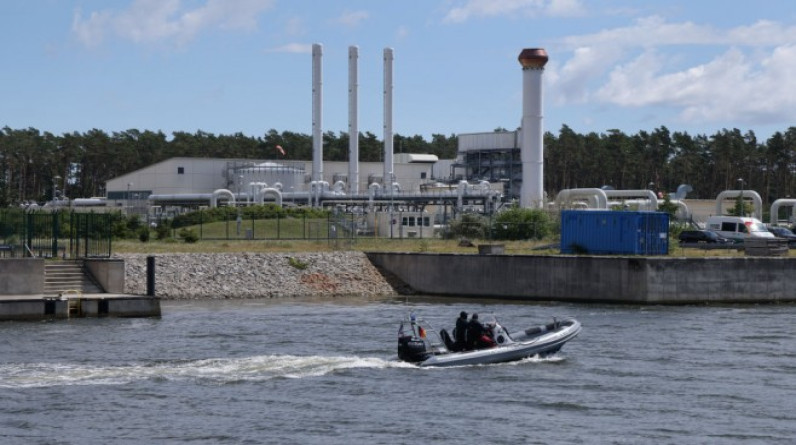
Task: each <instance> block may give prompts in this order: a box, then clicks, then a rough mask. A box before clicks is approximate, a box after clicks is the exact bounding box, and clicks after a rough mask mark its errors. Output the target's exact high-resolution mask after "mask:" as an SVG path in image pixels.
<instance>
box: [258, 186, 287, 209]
mask: <svg viewBox="0 0 796 445" xmlns="http://www.w3.org/2000/svg"><path fill="white" fill-rule="evenodd" d="M265 195H272V196H273V197H274V202H275V203H276V205H277V206H279V207H282V192H281V191H279V190H277V189H275V188H273V187H263V188H261V189H260V190H258V191H257V195H255V201H256V202H257V204H263V203H265Z"/></svg>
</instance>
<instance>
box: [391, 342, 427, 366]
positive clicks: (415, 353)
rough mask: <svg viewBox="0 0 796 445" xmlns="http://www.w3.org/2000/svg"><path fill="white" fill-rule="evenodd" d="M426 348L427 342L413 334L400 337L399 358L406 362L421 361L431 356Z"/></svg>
mask: <svg viewBox="0 0 796 445" xmlns="http://www.w3.org/2000/svg"><path fill="white" fill-rule="evenodd" d="M431 355H432V354H431V353H430V352H428V351H427V350H426V343H425V342H424V341H423V340H421V339H419V338H415V337H413V336H411V335H402V336H400V337H398V358H399V359H400V360H403V361H405V362H410V363H419V362H422V361H424V360H426V359H427V358H429V357H431Z"/></svg>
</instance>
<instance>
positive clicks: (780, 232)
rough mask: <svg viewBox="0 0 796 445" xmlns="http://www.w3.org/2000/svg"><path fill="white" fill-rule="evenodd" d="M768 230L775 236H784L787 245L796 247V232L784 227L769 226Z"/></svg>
mask: <svg viewBox="0 0 796 445" xmlns="http://www.w3.org/2000/svg"><path fill="white" fill-rule="evenodd" d="M768 230H769V231H770V232H771V233H773V234H774V236H776V237H777V238H785V239H786V240H788V246H789V247H796V233H793V232H792V231H791V230H790V229H788V228H786V227H769V228H768Z"/></svg>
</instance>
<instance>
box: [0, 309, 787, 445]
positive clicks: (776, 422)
mask: <svg viewBox="0 0 796 445" xmlns="http://www.w3.org/2000/svg"><path fill="white" fill-rule="evenodd" d="M162 309H163V317H162V318H160V319H78V320H69V321H55V322H35V323H17V322H6V323H0V338H2V339H3V342H2V344H0V400H2V403H0V442H1V443H3V444H53V443H57V444H94V443H96V444H106V443H114V444H116V443H131V444H132V443H135V444H138V443H175V444H187V443H190V444H225V443H229V444H248V443H250V444H259V443H276V444H290V443H295V444H313V443H317V444H329V443H368V444H371V443H384V444H398V443H411V444H426V443H489V444H520V443H521V444H525V443H620V444H625V443H627V444H637V443H792V442H793V440H794V438H796V344H795V343H796V342H794V339H795V338H796V327H794V324H793V322H794V320H796V306H795V305H769V306H718V307H717V306H685V307H667V306H606V305H601V306H594V305H575V304H563V303H562V304H558V303H550V304H518V303H515V302H502V303H494V302H492V303H490V302H484V301H475V300H469V299H444V300H443V299H430V298H413V299H412V300H410V301H405V300H398V299H396V300H380V301H366V300H362V299H345V298H342V299H337V300H334V301H332V302H324V301H313V300H287V301H271V300H269V301H224V302H164V303H163V306H162ZM410 309H414V310H415V311H416V312H418V313H420V314H421V315H422V316H423V317H424V318H426V319H427V320H429V321H431V322H432V323H433V324H434V325H435V326H436V327H437V329H439V328H442V327H445V328H448V329H449V330H450V329H451V327H452V325H453V322H454V320H455V318H456V316H457V315H458V313H459V311H460V310H462V309H464V310H467V311H468V312H473V311H476V312H481V313H487V312H492V313H495V314H496V315H498V317H499V319H500V320H501V322H502V323H503V324H504V325H506V326H508V327H509V328H510V330H518V329H520V328H524V327H527V326H530V325H532V324H536V323H537V322H542V321H547V320H549V318H550V317H551V316H554V315H558V316H564V315H570V316H574V317H576V318H578V319H579V320H580V321H581V322H582V323H583V332H582V333H581V335H580V336H579V337H578V338H577V339H575V340H574V341H573V342H571V343H569V344H567V345H566V346H565V347H564V349H563V350H562V352H561V353H559V354H557V355H555V356H553V357H550V358H546V359H534V358H532V359H528V360H525V361H521V362H516V363H510V364H498V365H488V366H467V367H459V368H451V369H420V368H416V367H414V366H411V365H407V364H404V363H400V362H397V361H396V355H395V339H396V333H397V326H398V322H399V321H400V318H401V317H402V316H403V315H404V314H406V312H407V311H408V310H410Z"/></svg>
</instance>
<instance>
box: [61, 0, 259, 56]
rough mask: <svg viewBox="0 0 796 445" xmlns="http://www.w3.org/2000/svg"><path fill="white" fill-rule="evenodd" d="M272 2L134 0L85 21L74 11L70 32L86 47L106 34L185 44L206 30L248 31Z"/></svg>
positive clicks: (253, 0)
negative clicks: (193, 5) (194, 3)
mask: <svg viewBox="0 0 796 445" xmlns="http://www.w3.org/2000/svg"><path fill="white" fill-rule="evenodd" d="M274 2H275V0H236V1H225V0H206V2H205V3H204V4H203V5H201V6H199V7H196V8H193V9H188V8H186V7H184V6H183V4H182V1H181V0H135V1H133V3H132V4H131V5H130V6H129V7H128V8H127V9H125V10H121V11H111V10H106V11H100V12H92V13H90V14H89V15H88V17H87V18H84V17H83V14H82V13H81V12H80V11H79V10H78V11H76V12H75V15H74V19H73V21H72V31H73V32H74V33H75V35H76V37H77V39H78V40H79V41H80V42H81V43H83V44H85V45H86V46H97V45H100V44H101V43H102V42H103V41H104V39H105V37H106V35H115V36H116V37H119V38H122V39H125V40H130V41H132V42H135V43H154V42H161V41H173V42H175V43H177V44H185V43H188V42H190V41H191V40H193V39H194V38H195V37H196V36H197V35H198V34H199V33H201V32H202V31H204V30H205V29H208V28H214V27H216V28H220V29H243V30H250V29H254V28H256V27H257V16H258V15H259V14H261V13H262V12H263V11H265V10H267V9H269V8H271V7H272V6H273V4H274Z"/></svg>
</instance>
